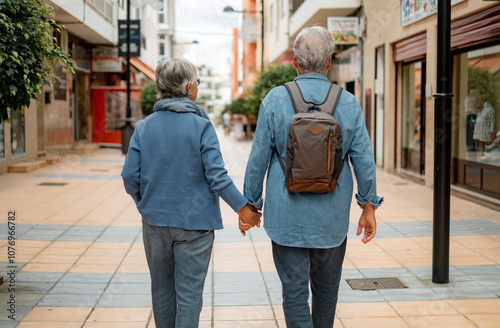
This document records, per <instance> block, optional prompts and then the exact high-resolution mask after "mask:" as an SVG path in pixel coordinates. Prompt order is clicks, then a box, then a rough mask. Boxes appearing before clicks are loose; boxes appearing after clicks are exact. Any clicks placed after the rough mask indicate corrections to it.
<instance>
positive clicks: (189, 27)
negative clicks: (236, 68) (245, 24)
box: [175, 0, 242, 74]
mask: <svg viewBox="0 0 500 328" xmlns="http://www.w3.org/2000/svg"><path fill="white" fill-rule="evenodd" d="M241 3H242V1H241V0H176V1H175V7H176V8H175V39H176V40H177V41H178V42H191V41H194V40H196V41H198V44H192V45H190V46H189V48H188V49H189V53H186V54H185V55H184V57H185V58H186V59H188V60H190V61H192V62H193V63H194V64H195V65H196V66H201V65H203V64H204V65H206V66H208V67H211V68H212V69H213V72H214V73H220V74H229V72H230V62H231V56H232V54H231V46H232V41H233V36H232V34H233V29H234V28H238V27H239V25H240V20H241V14H238V13H224V12H223V9H224V7H226V6H232V7H233V8H234V9H235V10H241V9H242V8H241Z"/></svg>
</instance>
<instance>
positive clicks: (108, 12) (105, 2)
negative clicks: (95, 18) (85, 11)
mask: <svg viewBox="0 0 500 328" xmlns="http://www.w3.org/2000/svg"><path fill="white" fill-rule="evenodd" d="M86 1H87V2H89V3H91V4H92V5H93V7H94V8H96V9H97V10H98V11H99V12H100V13H101V14H102V15H103V16H104V17H106V18H107V19H108V20H109V21H111V22H112V21H113V1H112V0H86Z"/></svg>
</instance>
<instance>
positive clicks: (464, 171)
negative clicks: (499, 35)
mask: <svg viewBox="0 0 500 328" xmlns="http://www.w3.org/2000/svg"><path fill="white" fill-rule="evenodd" d="M453 65H454V67H453V87H454V90H453V92H454V94H455V97H454V106H453V123H452V124H453V143H452V157H453V163H454V183H457V184H464V185H465V186H468V187H470V188H473V189H477V190H480V191H483V192H484V193H485V194H488V195H492V196H496V197H498V198H500V46H494V47H488V48H483V49H479V50H473V51H468V52H463V53H460V54H457V55H455V56H454V61H453Z"/></svg>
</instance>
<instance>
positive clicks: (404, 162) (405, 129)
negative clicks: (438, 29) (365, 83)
mask: <svg viewBox="0 0 500 328" xmlns="http://www.w3.org/2000/svg"><path fill="white" fill-rule="evenodd" d="M424 72H425V62H423V61H418V62H413V63H410V64H405V65H403V86H402V87H403V90H402V91H403V95H402V115H401V117H402V122H401V125H402V126H401V128H402V129H401V131H402V140H401V141H402V142H401V145H402V149H401V154H402V156H401V167H402V168H403V169H408V170H410V171H412V172H414V173H416V174H419V175H423V174H424V162H425V153H424V150H425V147H424V142H425V135H424V133H425V125H424V124H425V98H424V94H425V93H424V92H423V88H424V85H425V73H424Z"/></svg>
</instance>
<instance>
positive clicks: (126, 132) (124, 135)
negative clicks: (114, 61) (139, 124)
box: [121, 0, 134, 155]
mask: <svg viewBox="0 0 500 328" xmlns="http://www.w3.org/2000/svg"><path fill="white" fill-rule="evenodd" d="M126 77H127V105H126V106H127V107H126V116H127V117H126V118H125V126H123V127H122V129H121V139H122V154H124V155H126V154H127V152H128V147H129V144H130V138H131V137H132V134H133V133H134V127H133V126H132V124H131V122H132V120H133V119H132V109H131V108H130V0H127V73H126Z"/></svg>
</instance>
